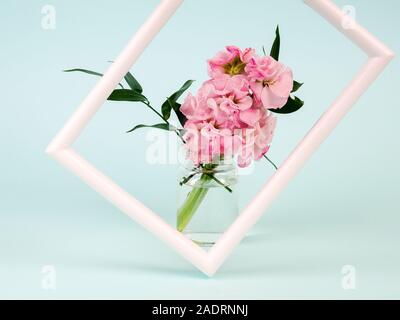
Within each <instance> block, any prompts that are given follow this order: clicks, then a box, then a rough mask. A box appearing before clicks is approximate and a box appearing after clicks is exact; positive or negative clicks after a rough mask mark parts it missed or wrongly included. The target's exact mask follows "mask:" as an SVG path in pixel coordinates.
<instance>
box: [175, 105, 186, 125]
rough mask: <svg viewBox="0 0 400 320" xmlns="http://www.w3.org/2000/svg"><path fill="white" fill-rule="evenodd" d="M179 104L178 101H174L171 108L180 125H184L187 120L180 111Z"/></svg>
mask: <svg viewBox="0 0 400 320" xmlns="http://www.w3.org/2000/svg"><path fill="white" fill-rule="evenodd" d="M181 106H182V105H181V104H180V103H178V102H175V103H174V105H173V106H172V109H173V110H174V112H175V114H176V116H177V117H178V120H179V123H180V124H181V125H182V127H184V126H185V123H186V121H187V118H186V116H185V115H184V114H183V113H182V112H181Z"/></svg>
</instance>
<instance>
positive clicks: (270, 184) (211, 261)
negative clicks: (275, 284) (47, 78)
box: [46, 0, 394, 276]
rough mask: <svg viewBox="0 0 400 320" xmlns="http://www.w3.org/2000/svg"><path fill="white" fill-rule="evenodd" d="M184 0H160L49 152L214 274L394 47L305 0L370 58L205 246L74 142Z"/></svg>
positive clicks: (326, 1)
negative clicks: (132, 192)
mask: <svg viewBox="0 0 400 320" xmlns="http://www.w3.org/2000/svg"><path fill="white" fill-rule="evenodd" d="M182 2H183V0H162V1H161V3H160V4H159V6H158V7H157V8H156V9H155V10H154V12H153V13H152V14H151V16H150V17H149V18H148V19H147V21H146V22H145V23H144V25H143V26H142V27H141V28H140V29H139V31H138V32H137V33H136V34H135V35H134V37H133V38H132V40H131V41H130V42H129V44H128V45H127V47H126V48H125V49H124V50H123V51H122V53H121V54H120V55H119V56H118V58H117V59H115V61H114V63H113V64H112V65H111V67H110V68H109V69H108V71H107V72H106V73H105V75H104V76H103V77H102V78H101V79H100V80H99V82H98V83H97V84H96V86H95V87H94V89H93V90H92V91H91V92H90V93H89V95H88V96H87V97H86V98H85V99H84V101H83V102H82V104H81V105H80V106H79V108H78V109H77V110H76V112H75V113H74V114H73V115H72V117H71V118H70V120H69V121H68V122H67V123H66V124H65V126H64V127H63V128H62V130H61V131H60V132H59V133H58V134H57V135H56V137H55V138H54V139H53V141H52V142H51V143H50V145H49V146H48V148H47V150H46V152H47V153H48V154H49V155H51V156H52V157H54V158H55V159H56V160H57V161H59V162H60V163H61V164H62V165H63V166H65V167H66V168H68V169H69V170H71V171H72V172H73V173H75V174H76V175H77V176H78V177H79V178H81V179H82V180H83V181H85V182H86V183H87V184H88V185H89V186H91V187H92V188H93V189H95V190H96V191H97V192H98V193H100V194H101V195H102V196H103V197H105V198H106V199H107V200H108V201H110V202H111V203H113V204H114V205H115V206H116V207H118V208H119V209H120V210H121V211H122V212H124V213H125V214H127V215H128V216H129V217H131V218H132V219H133V220H135V221H136V222H137V223H139V224H140V225H142V226H143V227H145V228H146V229H147V230H148V231H150V232H151V233H153V234H154V235H156V236H157V237H159V238H160V239H161V240H163V241H164V242H165V243H166V244H167V245H169V246H170V247H172V248H174V249H175V250H176V251H177V252H178V253H179V254H180V255H181V256H183V257H184V258H186V259H187V260H188V261H189V262H191V263H192V264H193V265H194V266H196V267H197V268H198V269H199V270H201V271H202V272H204V273H205V274H207V275H209V276H212V275H213V274H214V273H215V272H216V271H217V270H218V269H219V267H220V266H221V265H222V263H223V262H224V261H225V259H226V258H227V257H228V256H229V254H230V253H231V252H232V251H233V249H234V248H235V247H236V246H237V245H238V244H239V242H240V241H241V240H242V239H243V237H244V236H245V235H246V233H247V232H248V231H249V230H250V229H251V228H252V227H253V226H254V224H255V223H256V222H257V221H258V220H259V219H260V217H261V216H262V215H263V214H264V213H265V211H266V209H267V208H268V207H269V206H270V204H271V203H272V201H273V200H274V199H275V198H276V197H277V195H278V194H279V193H280V192H281V191H282V190H283V189H284V188H285V187H286V185H287V184H288V183H289V182H290V181H291V180H292V178H293V177H294V176H295V175H296V173H298V171H299V170H300V169H301V167H302V166H303V165H304V163H305V162H306V161H307V160H308V159H309V158H310V157H311V155H312V154H313V153H314V152H315V151H316V149H317V148H318V147H319V146H320V145H321V144H322V143H323V141H324V140H325V139H326V138H327V137H328V135H329V134H330V133H331V132H332V131H333V130H334V129H335V127H336V126H337V125H338V123H339V122H340V121H341V119H342V118H343V117H344V116H345V115H346V113H347V112H348V111H349V110H350V108H351V107H352V106H353V105H354V104H355V103H356V101H357V100H358V98H359V97H360V96H361V95H362V94H363V93H364V92H365V91H366V90H367V89H368V87H369V86H370V85H371V84H372V83H373V82H374V81H375V79H376V78H377V77H378V75H379V74H380V73H381V72H382V71H383V70H384V68H385V67H386V66H387V64H388V63H389V62H390V61H391V59H392V58H393V57H394V53H393V52H392V51H391V50H390V49H389V48H387V47H386V46H385V45H384V44H383V43H382V42H380V41H379V40H378V39H377V38H375V37H374V36H373V35H372V34H371V33H369V32H368V31H367V30H366V29H364V28H363V27H362V26H361V25H360V24H358V22H357V21H350V22H351V23H348V22H349V21H348V19H349V17H348V16H347V15H346V13H345V12H343V11H342V10H341V9H340V8H339V7H337V6H336V5H335V4H334V3H333V2H332V1H331V0H305V1H304V2H305V3H306V4H307V5H309V6H310V7H311V8H313V9H314V10H315V11H316V12H317V13H318V14H319V15H320V16H321V17H322V18H324V19H325V20H327V21H328V22H329V23H331V24H332V25H333V26H334V27H336V29H337V30H338V31H339V32H341V33H343V34H344V35H345V36H346V37H347V38H348V39H350V40H351V41H352V42H354V43H355V44H356V45H358V47H359V48H360V49H361V50H363V51H364V52H365V53H366V54H367V57H368V58H367V61H366V63H365V64H364V66H363V67H362V68H361V70H360V71H359V72H358V74H356V76H355V77H354V79H353V80H352V81H351V82H350V83H349V84H348V86H347V87H346V88H345V89H344V91H343V92H342V93H341V94H340V95H339V97H337V99H336V100H335V101H334V102H333V103H332V104H331V105H330V106H329V108H328V109H327V110H326V112H325V113H324V114H323V115H322V116H321V118H320V119H319V120H318V121H317V122H316V123H315V125H314V126H313V127H312V128H311V129H310V131H309V132H308V133H307V134H306V136H305V137H304V138H303V139H302V140H301V142H300V143H299V144H298V145H297V147H296V148H295V149H294V151H293V152H292V153H291V154H290V155H289V157H288V158H287V159H286V161H285V162H284V163H283V165H282V166H281V167H280V168H279V169H278V170H277V172H276V173H275V174H274V175H273V176H272V177H271V178H270V179H269V180H268V181H267V182H266V183H265V185H264V186H263V188H262V189H261V190H260V191H259V192H258V194H257V195H256V196H255V198H254V199H253V200H252V201H251V202H250V203H249V204H248V205H247V206H246V207H245V208H244V210H243V211H242V213H241V214H240V216H239V217H238V218H237V219H236V221H235V222H234V223H233V224H232V225H231V226H230V227H229V228H228V229H227V230H226V232H225V233H224V234H223V235H222V236H221V237H220V238H219V240H218V241H217V243H216V244H215V245H214V246H213V247H212V248H211V249H210V250H209V251H205V250H203V249H202V248H201V247H199V246H198V245H197V244H195V243H193V242H192V241H191V240H189V239H188V238H186V237H185V236H184V235H182V234H181V233H180V232H178V231H177V230H175V229H174V228H173V227H171V226H170V225H169V224H168V223H166V222H165V221H164V220H163V219H161V218H160V217H159V216H158V215H157V214H156V213H154V212H153V211H152V210H150V209H149V208H147V207H146V206H145V205H143V204H142V203H141V202H140V201H138V200H137V199H136V198H134V197H133V196H132V195H130V194H128V193H127V192H126V191H125V190H123V189H122V188H121V187H119V186H118V185H117V184H116V183H115V182H113V181H112V180H111V179H110V178H109V177H107V176H106V175H104V174H103V173H102V172H100V171H99V170H97V169H96V168H95V167H94V166H93V165H92V164H90V163H89V162H88V161H86V160H85V159H84V158H82V157H81V156H80V155H79V154H78V153H77V152H76V151H74V149H73V148H72V147H71V146H72V144H73V143H74V141H75V140H76V139H78V138H79V135H80V133H81V132H82V130H83V129H84V128H85V127H86V125H87V124H88V123H89V121H90V120H91V119H92V117H93V116H94V115H95V113H96V112H97V111H98V110H99V109H100V108H101V106H102V105H103V104H104V102H105V101H106V100H107V98H108V97H109V95H110V94H111V92H112V91H113V90H114V89H115V88H116V87H117V85H118V83H119V82H120V81H121V79H123V77H124V76H125V74H126V73H127V72H128V71H129V70H130V69H131V67H132V65H133V64H134V63H135V61H136V60H137V59H138V57H139V56H140V55H141V53H142V52H143V51H144V50H145V49H146V47H147V45H148V44H149V43H150V42H151V41H152V39H153V38H154V37H155V36H156V35H157V33H158V32H159V31H160V30H161V29H162V27H163V26H164V25H165V24H166V23H167V22H168V20H169V19H170V17H171V16H172V15H173V14H174V13H175V11H176V9H177V8H178V7H179V6H180V5H181V3H182Z"/></svg>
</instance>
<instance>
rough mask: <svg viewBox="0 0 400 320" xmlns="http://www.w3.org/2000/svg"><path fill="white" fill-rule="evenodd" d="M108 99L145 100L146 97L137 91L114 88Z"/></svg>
mask: <svg viewBox="0 0 400 320" xmlns="http://www.w3.org/2000/svg"><path fill="white" fill-rule="evenodd" d="M108 100H110V101H131V102H146V101H147V98H146V97H145V96H144V95H142V94H141V93H139V92H136V91H133V90H129V89H116V90H114V91H113V92H112V93H111V95H110V96H109V97H108Z"/></svg>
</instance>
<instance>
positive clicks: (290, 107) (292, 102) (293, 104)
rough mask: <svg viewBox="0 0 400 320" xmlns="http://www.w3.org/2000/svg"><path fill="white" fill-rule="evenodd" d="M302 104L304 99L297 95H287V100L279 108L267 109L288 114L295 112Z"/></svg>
mask: <svg viewBox="0 0 400 320" xmlns="http://www.w3.org/2000/svg"><path fill="white" fill-rule="evenodd" d="M303 106H304V101H302V100H300V99H299V98H297V97H294V99H293V98H292V97H289V100H288V102H287V103H286V104H285V105H284V106H283V107H282V108H280V109H269V111H271V112H274V113H278V114H289V113H293V112H296V111H298V110H300V109H301V107H303Z"/></svg>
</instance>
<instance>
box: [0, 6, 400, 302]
mask: <svg viewBox="0 0 400 320" xmlns="http://www.w3.org/2000/svg"><path fill="white" fill-rule="evenodd" d="M157 2H158V1H156V0H148V1H128V0H115V1H99V0H96V1H95V0H90V1H77V0H69V1H62V0H52V1H39V0H31V1H22V0H17V1H11V0H3V1H1V3H0V27H1V30H2V31H1V32H0V40H1V44H2V45H1V50H0V65H1V68H0V70H1V75H0V85H1V87H2V88H3V90H2V99H1V112H2V116H1V119H2V120H3V121H2V125H1V126H0V144H1V150H2V152H1V169H0V170H1V176H0V177H1V179H0V194H1V198H0V199H1V201H0V297H3V298H10V297H31V298H75V297H76V298H91V297H107V298H222V297H226V298H229V297H231V298H279V297H286V298H294V297H299V298H310V297H314V298H318V297H319V298H328V297H329V298H380V297H382V298H383V297H385V298H393V297H397V298H399V294H398V287H399V285H400V274H399V272H398V270H399V269H400V254H399V252H400V250H398V246H399V241H400V235H399V233H398V228H399V223H400V217H399V212H400V205H399V195H400V194H399V179H400V173H399V169H398V163H399V162H400V152H399V151H398V149H399V142H398V136H399V129H398V118H399V117H400V108H399V107H400V106H399V103H398V98H397V90H398V88H399V85H400V83H399V71H400V70H399V62H398V60H397V59H395V60H394V61H393V63H392V64H391V65H390V66H389V68H388V69H387V70H386V71H385V72H384V74H383V75H382V76H381V77H380V78H379V80H378V81H377V82H376V83H375V84H374V85H373V86H372V87H371V89H370V90H369V91H368V92H367V93H366V94H365V95H364V96H363V97H362V99H361V100H360V101H359V103H358V104H357V105H356V106H355V108H354V109H353V110H352V111H351V112H350V114H349V115H348V116H347V117H346V118H345V120H344V121H343V122H342V123H341V124H340V125H339V126H338V128H337V130H336V131H335V132H334V133H333V134H332V136H331V137H330V138H329V139H328V140H327V142H326V143H325V144H324V145H323V146H322V147H321V148H320V149H319V151H318V152H317V153H316V155H315V156H314V157H313V158H312V159H311V161H310V162H309V163H308V164H307V165H306V166H305V168H304V169H303V170H302V171H301V173H300V174H299V175H298V176H297V177H296V179H295V180H294V181H293V182H292V183H291V184H290V186H289V187H288V188H287V189H286V190H285V191H284V192H283V194H282V195H281V196H280V197H279V199H277V201H275V203H274V204H273V206H272V207H271V208H270V209H269V211H268V213H267V214H266V215H265V216H264V217H263V218H262V219H261V221H260V222H259V224H258V225H257V227H256V228H255V230H254V231H253V235H252V236H250V237H248V239H246V240H245V241H244V242H243V244H242V245H241V246H240V247H239V248H238V249H237V250H236V251H235V252H234V254H233V255H232V257H231V258H229V259H228V261H227V263H226V264H225V265H224V266H223V268H222V269H221V271H220V273H219V274H217V275H216V277H215V278H213V279H206V278H205V277H203V276H202V275H201V274H199V273H198V272H197V271H196V270H194V269H193V267H192V266H190V265H189V264H187V263H186V262H184V261H183V260H182V259H181V258H180V257H179V256H177V255H176V254H175V253H174V252H173V251H172V250H171V249H169V248H167V247H165V246H164V245H163V244H162V243H160V242H159V241H158V240H157V239H155V238H154V237H153V236H152V235H149V234H147V233H146V232H144V231H143V230H142V229H141V228H140V227H138V226H137V225H136V224H135V223H133V222H131V221H130V220H129V218H127V217H126V216H124V215H123V214H121V213H120V212H119V211H118V210H117V209H115V208H114V207H112V206H111V205H109V204H108V203H107V202H106V201H105V200H104V199H103V198H101V197H100V196H99V195H97V194H96V193H95V192H94V191H92V190H91V189H89V188H88V187H87V186H86V185H84V184H83V183H82V182H81V181H79V180H78V179H77V178H75V177H74V176H73V175H71V174H70V173H69V172H67V171H66V170H65V169H64V168H62V167H61V166H59V165H58V164H57V163H56V162H55V161H53V160H52V159H50V158H49V157H47V156H46V155H45V154H44V149H45V147H46V145H47V144H48V143H49V142H50V140H51V138H52V137H53V136H54V135H55V134H56V133H57V131H58V130H59V129H60V128H61V127H62V125H63V124H64V123H65V121H66V120H67V119H68V117H69V116H70V115H71V114H72V112H73V111H74V110H75V109H76V107H77V106H78V105H79V103H80V101H81V100H82V99H83V98H84V97H85V96H86V95H87V93H88V91H89V90H90V89H91V88H92V87H93V86H94V85H95V83H96V81H97V79H96V78H93V77H90V76H86V75H80V74H64V73H62V72H61V70H63V69H65V68H70V67H87V68H90V69H93V70H98V71H100V72H102V71H105V70H106V69H107V67H108V65H109V63H108V62H107V61H108V60H112V59H114V58H115V57H116V56H117V54H118V53H119V52H120V51H121V49H122V48H123V47H124V46H125V44H126V43H127V41H128V40H129V39H130V37H131V36H132V34H133V33H134V32H135V31H136V30H137V29H138V28H139V27H140V25H141V24H142V23H143V21H144V20H145V19H146V17H147V16H148V15H149V14H150V12H151V11H152V9H153V8H154V6H155V5H156V4H157ZM336 3H338V5H340V6H343V5H348V4H350V5H352V6H354V7H355V9H356V14H357V19H358V20H359V21H360V22H361V23H362V24H363V25H364V26H366V27H367V28H368V29H370V30H371V31H372V32H373V33H374V34H376V35H377V36H378V37H379V38H381V39H382V40H383V42H385V43H387V44H388V46H390V47H391V48H392V49H393V50H394V51H397V52H399V51H400V50H399V49H400V44H399V40H398V30H399V27H400V23H399V20H398V16H397V13H398V12H399V10H400V4H399V2H398V1H396V0H386V1H384V4H383V2H382V1H378V0H371V1H361V0H352V1H351V2H350V3H349V2H346V1H342V0H338V1H336ZM46 4H51V5H53V6H54V7H55V9H56V13H57V18H56V29H55V30H43V29H42V27H41V19H42V15H41V9H42V7H43V6H44V5H46ZM278 23H279V25H280V27H281V34H282V57H281V59H282V61H284V62H285V63H286V64H287V65H289V66H291V67H292V68H293V70H294V72H295V77H296V78H297V79H298V80H300V81H302V82H305V85H304V88H302V90H301V94H300V95H301V97H302V98H303V99H304V100H305V101H306V105H305V107H304V109H303V110H302V111H301V112H299V113H297V114H294V115H291V116H287V117H280V118H279V120H278V129H277V134H276V136H275V138H274V142H273V146H272V149H271V153H270V155H271V157H272V158H273V159H274V160H275V161H276V162H277V163H281V162H282V161H284V159H285V158H286V156H287V155H288V154H289V152H290V151H291V150H292V149H293V148H294V146H295V145H296V144H297V143H298V141H299V140H300V139H301V137H302V136H304V134H305V133H306V132H307V130H308V129H309V128H310V127H311V125H312V124H313V123H314V122H315V121H316V120H317V119H318V118H319V117H320V115H321V114H322V112H323V111H324V110H325V109H326V108H327V106H328V105H329V103H330V102H331V101H333V99H334V98H335V97H336V96H337V95H338V94H339V93H340V91H341V90H342V89H343V88H344V87H345V86H346V85H347V83H348V82H349V81H350V80H351V79H352V77H353V75H354V74H355V73H356V72H357V70H358V69H359V68H360V67H361V65H362V64H363V63H364V61H365V59H366V57H365V56H364V54H363V53H362V52H360V50H359V49H358V48H356V47H355V46H354V45H353V44H351V43H350V42H349V41H348V40H347V39H345V38H344V37H343V36H342V35H341V34H339V33H338V32H337V31H336V30H335V29H333V28H332V27H331V26H330V25H329V24H327V23H326V22H325V21H323V20H322V19H321V18H320V17H319V16H318V15H317V14H315V13H314V12H313V11H311V10H310V9H309V8H308V7H307V6H305V5H304V4H303V3H302V2H301V1H293V0H284V1H278V2H277V1H274V2H268V1H262V0H251V1H248V3H247V2H246V4H244V3H243V2H239V1H223V0H218V1H213V0H203V1H194V0H187V2H186V3H184V5H183V6H182V8H180V9H179V11H178V12H177V14H176V15H175V16H174V17H173V19H172V20H171V22H170V23H169V24H168V25H167V26H166V27H165V29H163V31H162V32H161V33H160V34H159V36H158V37H157V38H156V39H155V41H154V42H153V43H152V44H151V45H150V47H149V48H148V50H146V51H145V53H144V54H143V55H142V57H141V58H140V60H139V61H138V62H137V64H136V65H135V66H134V68H133V69H132V70H133V72H134V73H135V75H136V77H137V78H138V79H140V81H141V82H142V84H143V86H144V88H145V90H146V92H147V95H148V96H149V97H150V98H151V100H152V101H153V104H154V105H159V104H160V103H161V102H162V101H163V99H164V98H165V96H167V95H169V94H170V93H171V92H172V91H174V90H175V89H177V87H179V86H180V85H181V84H182V83H183V82H184V81H185V80H187V79H189V78H191V79H197V80H198V82H197V84H196V86H197V87H198V85H199V83H201V82H202V81H204V80H205V79H206V76H207V75H206V65H205V60H206V59H207V58H209V57H211V56H212V55H213V54H214V53H215V52H216V51H218V50H220V49H221V48H222V47H223V46H225V45H228V44H235V45H238V46H242V47H246V46H252V47H255V48H257V49H260V48H261V47H262V46H263V45H265V46H267V47H268V46H270V44H271V43H272V41H273V36H274V29H275V26H276V25H277V24H278ZM196 86H195V87H194V88H196ZM155 120H156V118H154V116H153V115H152V114H150V113H149V112H148V110H146V109H145V108H144V107H143V106H141V105H137V104H111V103H107V104H106V105H104V107H103V108H102V109H101V110H100V111H99V112H98V114H97V115H96V117H95V118H94V119H93V121H92V122H91V123H90V125H89V126H88V127H87V129H86V130H85V131H84V133H83V135H82V137H81V138H80V139H79V140H78V141H77V143H76V145H75V147H76V148H77V150H79V151H80V152H81V154H83V155H84V156H85V157H86V158H87V159H89V160H90V161H92V162H93V163H94V164H95V165H96V166H97V167H98V168H100V169H101V170H103V171H104V172H105V173H107V174H108V175H110V176H111V177H112V178H114V179H115V181H117V182H118V183H120V184H121V185H122V186H123V187H125V188H126V189H127V190H129V191H130V192H131V193H132V194H135V195H136V196H137V197H138V198H139V199H140V200H141V201H143V202H144V203H145V204H146V205H148V206H149V207H151V208H152V209H154V210H156V211H157V212H158V213H160V215H161V216H162V217H164V218H165V219H166V220H167V221H169V222H172V221H173V220H174V206H175V201H174V200H173V199H174V198H175V188H174V186H175V184H176V170H177V168H176V166H175V165H168V166H167V165H165V166H151V165H149V164H148V163H147V162H146V158H145V152H146V147H147V146H148V144H149V142H148V141H146V131H143V132H140V133H137V134H133V135H126V134H124V131H125V130H126V129H129V128H131V127H132V126H134V125H136V124H138V123H143V122H153V121H155ZM255 172H256V174H253V175H250V176H245V177H243V178H242V181H241V205H242V206H243V204H245V203H246V202H247V201H248V200H249V199H251V197H252V196H253V195H254V194H255V193H256V192H257V190H258V189H259V188H260V187H261V186H262V184H263V183H264V182H265V180H266V179H267V178H268V177H270V176H271V174H273V170H272V169H271V167H270V166H268V165H267V164H266V163H264V162H262V163H258V164H257V165H256V168H255ZM346 264H350V265H354V266H355V267H356V270H357V275H358V278H357V279H359V281H358V282H357V288H356V290H351V291H346V290H343V289H342V287H341V277H342V275H341V268H342V266H343V265H346ZM44 265H54V266H55V267H56V270H57V290H55V291H46V290H43V289H42V288H41V286H40V283H41V279H42V278H41V277H42V275H41V268H42V266H44ZM144 284H145V285H144Z"/></svg>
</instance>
